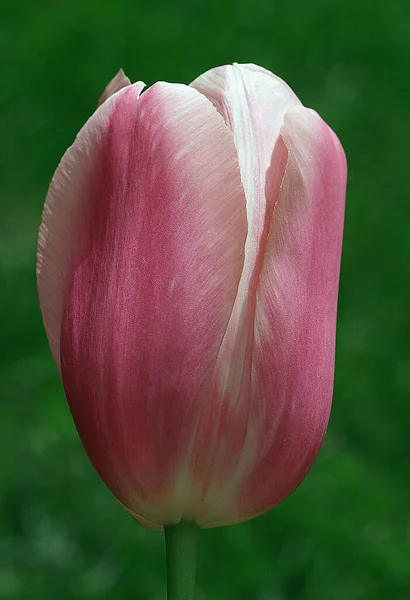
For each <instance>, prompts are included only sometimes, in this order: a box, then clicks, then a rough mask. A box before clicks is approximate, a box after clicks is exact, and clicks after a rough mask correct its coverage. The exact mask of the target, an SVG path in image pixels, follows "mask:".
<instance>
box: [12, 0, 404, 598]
mask: <svg viewBox="0 0 410 600" xmlns="http://www.w3.org/2000/svg"><path fill="white" fill-rule="evenodd" d="M0 11H1V16H0V69H1V72H0V76H1V77H0V82H1V83H0V141H1V147H0V173H1V177H0V194H1V195H0V211H1V215H0V216H1V218H0V268H1V279H0V301H1V312H0V336H1V337H0V395H1V405H0V406H1V420H0V428H1V430H0V506H1V508H0V598H6V599H24V600H37V599H41V600H44V598H46V599H48V598H58V599H61V600H68V599H90V600H91V599H99V598H103V599H107V600H108V599H110V600H111V599H112V600H114V599H115V600H118V599H121V600H128V599H130V600H131V599H132V600H160V599H164V598H165V565H164V549H163V538H162V535H161V534H159V533H155V532H151V531H146V530H144V529H142V528H140V527H139V526H137V525H136V524H134V522H133V521H132V520H131V519H130V517H129V516H128V515H127V514H126V513H125V511H124V510H123V509H122V508H121V507H120V506H119V505H118V504H117V502H116V500H115V499H114V498H113V497H112V496H111V494H110V493H109V492H108V490H107V489H106V488H105V486H104V485H103V484H102V483H101V482H100V480H99V479H98V477H97V475H96V474H95V473H94V471H93V470H92V468H91V466H90V464H89V463H88V460H87V459H86V456H85V453H84V451H83V449H82V447H81V445H80V442H79V440H78V437H77V434H76V431H75V429H74V425H73V423H72V420H71V417H70V414H69V411H68V408H67V406H66V401H65V399H64V395H63V392H62V387H61V385H60V382H59V379H58V376H57V372H56V369H55V367H54V364H53V362H52V359H51V356H50V353H49V350H48V346H47V343H46V338H45V334H44V331H43V328H42V324H41V318H40V313H39V309H38V303H37V297H36V287H35V274H34V262H35V246H36V235H37V228H38V225H39V221H40V215H41V210H42V204H43V201H44V197H45V194H46V190H47V186H48V183H49V180H50V179H51V176H52V173H53V171H54V169H55V167H56V165H57V163H58V161H59V160H60V157H61V156H62V154H63V152H64V150H65V149H66V147H67V146H68V145H69V144H70V143H71V142H72V140H73V138H74V136H75V135H76V133H77V131H78V130H79V128H80V127H81V125H82V124H83V123H84V122H85V120H86V119H87V118H88V116H89V115H90V114H91V113H92V112H93V110H94V107H95V104H96V101H97V99H98V97H99V95H100V93H101V92H102V90H103V88H104V86H105V85H106V83H107V82H108V80H109V79H110V78H111V77H112V76H113V75H114V74H115V72H116V71H117V70H118V68H119V67H123V68H124V69H125V71H126V73H127V74H128V75H129V76H130V77H131V79H133V80H135V79H137V78H138V79H142V80H144V81H145V82H146V83H147V84H151V83H153V82H154V81H155V80H159V79H164V80H168V81H181V82H186V83H187V82H189V81H190V80H192V79H193V78H194V77H195V76H196V75H198V74H199V73H201V72H203V71H205V70H207V69H208V68H210V67H212V66H216V65H219V64H224V63H229V62H233V61H237V62H255V63H258V64H261V65H263V66H265V67H267V68H269V69H271V70H272V71H274V72H275V73H277V74H278V75H280V76H281V77H282V78H284V79H285V80H286V81H287V82H288V83H289V84H290V85H291V86H292V87H293V89H294V90H295V91H296V93H297V94H298V95H299V97H300V98H301V99H302V101H303V103H304V104H306V105H307V106H311V107H314V108H315V109H316V110H318V112H319V113H320V114H321V115H322V116H323V117H324V118H325V119H326V120H327V121H328V122H329V123H330V124H331V126H332V127H333V128H334V130H335V131H336V132H337V134H338V135H339V137H340V138H341V140H342V142H343V144H344V146H345V149H346V153H347V157H348V162H349V168H350V170H349V188H348V201H347V214H346V229H345V244H344V255H343V262H342V277H341V289H340V303H339V307H340V308H339V327H338V348H337V365H336V367H337V368H336V384H335V395H334V408H333V412H332V417H331V422H330V426H329V430H328V434H327V437H326V440H325V443H324V446H323V449H322V451H321V453H320V456H319V459H318V460H317V462H316V463H315V465H314V467H313V468H312V471H311V473H310V474H309V476H308V477H307V479H306V480H305V481H304V483H303V484H302V485H301V486H300V488H299V489H298V490H297V491H296V492H295V493H294V494H293V495H292V496H291V498H289V499H288V500H287V501H286V502H285V503H283V504H282V505H281V506H279V507H278V508H277V509H275V510H274V511H272V512H271V513H270V514H267V515H265V516H263V517H260V518H259V519H256V520H255V521H252V522H249V523H245V524H242V525H237V526H233V527H229V528H221V529H215V530H206V531H202V532H201V535H200V539H199V565H198V578H197V581H198V584H197V598H198V600H201V599H211V600H219V599H221V600H321V599H323V600H324V599H326V600H329V599H330V600H339V599H340V600H347V599H348V600H367V599H369V600H373V599H378V598H380V599H382V598H383V599H385V598H389V600H405V599H406V598H409V597H410V575H409V569H410V567H409V562H410V520H409V508H410V487H409V458H410V448H409V439H410V401H409V400H410V397H409V396H410V353H409V337H410V311H409V308H410V267H409V257H410V197H409V139H410V118H409V108H410V85H409V73H410V4H409V3H408V2H406V1H404V0H389V1H388V2H374V0H313V1H310V2H309V1H307V0H304V1H302V0H286V1H274V0H222V1H220V0H206V1H205V0H174V1H172V0H168V1H167V0H150V1H149V2H142V1H141V0H133V1H128V0H116V1H115V2H108V1H104V0H98V1H97V0H94V1H87V0H71V1H70V2H64V1H60V2H58V1H56V0H49V1H47V0H37V2H33V0H20V1H19V2H8V3H3V4H2V6H1V9H0Z"/></svg>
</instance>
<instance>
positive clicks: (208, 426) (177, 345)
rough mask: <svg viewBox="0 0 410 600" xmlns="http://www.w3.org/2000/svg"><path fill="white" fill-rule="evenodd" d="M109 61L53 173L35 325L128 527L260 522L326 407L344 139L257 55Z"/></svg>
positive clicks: (315, 443) (281, 493)
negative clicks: (118, 66)
mask: <svg viewBox="0 0 410 600" xmlns="http://www.w3.org/2000/svg"><path fill="white" fill-rule="evenodd" d="M143 87H144V85H143V83H141V82H138V83H135V84H133V85H131V84H130V82H129V80H128V79H127V78H126V77H125V75H124V74H123V73H122V72H121V73H120V74H119V75H118V76H117V77H116V79H115V80H113V82H112V83H111V84H110V86H108V88H107V89H106V91H105V92H104V95H103V97H102V98H101V106H100V107H99V108H98V109H97V110H96V112H95V113H94V114H93V116H92V117H91V118H90V119H89V120H88V122H87V123H86V124H85V125H84V127H83V128H82V129H81V131H80V133H79V134H78V136H77V138H76V140H75V142H74V144H73V145H72V146H71V147H70V148H69V149H68V150H67V152H66V153H65V155H64V157H63V159H62V161H61V163H60V165H59V167H58V169H57V171H56V173H55V175H54V178H53V180H52V182H51V185H50V189H49V192H48V196H47V199H46V203H45V207H44V213H43V220H42V224H41V228H40V234H39V244H38V265H37V274H38V287H39V295H40V303H41V310H42V313H43V319H44V326H45V329H46V332H47V336H48V340H49V343H50V347H51V351H52V354H53V357H54V360H55V362H56V364H57V367H58V369H59V372H60V375H61V379H62V382H63V385H64V389H65V392H66V395H67V398H68V402H69V405H70V409H71V412H72V415H73V418H74V421H75V424H76V427H77V429H78V432H79V435H80V437H81V440H82V442H83V444H84V447H85V449H86V452H87V454H88V456H89V458H90V460H91V462H92V464H93V465H94V467H95V469H96V470H97V471H98V473H99V475H100V476H101V478H102V479H103V480H104V482H105V483H106V484H107V486H108V487H109V488H110V490H111V491H112V492H113V493H114V494H115V496H116V497H117V498H118V500H119V501H120V502H121V503H122V504H123V505H124V506H125V507H126V509H127V510H128V511H129V513H130V514H131V515H132V516H133V517H134V518H135V519H136V520H137V521H138V522H139V523H141V524H143V525H145V526H147V527H151V528H159V527H161V526H162V525H164V524H170V523H177V522H179V521H180V520H181V519H185V520H193V521H195V522H196V523H197V524H198V525H199V526H201V527H213V526H218V525H225V524H229V523H235V522H239V521H243V520H246V519H250V518H252V517H256V516H257V515H260V514H262V513H264V512H265V511H268V510H269V509H271V508H273V507H274V506H275V505H277V504H278V503H279V502H281V501H282V500H283V499H284V498H286V497H287V496H288V495H289V494H290V493H291V492H292V491H293V490H294V489H295V488H296V487H297V486H298V485H299V483H300V482H301V481H302V479H303V478H304V477H305V475H306V473H307V472H308V470H309V469H310V467H311V465H312V462H313V461H314V459H315V457H316V455H317V453H318V450H319V447H320V445H321V442H322V439H323V436H324V433H325V430H326V426H327V422H328V417H329V411H330V406H331V398H332V387H333V373H334V350H335V328H336V307H337V292H338V281H339V264H340V254H341V243H342V230H343V214H344V200H345V185H346V162H345V156H344V153H343V149H342V147H341V145H340V143H339V141H338V139H337V137H336V136H335V134H334V133H333V132H332V130H331V129H330V128H329V127H328V126H327V125H326V123H324V121H322V119H321V118H320V117H319V116H318V115H317V113H315V112H314V111H312V110H310V109H308V108H304V107H303V106H302V104H301V102H300V101H299V100H298V98H297V97H296V96H295V94H294V93H293V92H292V90H291V89H290V88H289V87H288V86H287V85H286V84H285V83H284V82H283V81H282V80H280V79H279V78H278V77H276V76H274V75H273V74H272V73H270V72H269V71H266V70H265V69H262V68H261V67H257V66H255V65H233V66H224V67H219V68H216V69H212V70H211V71H208V72H207V73H205V74H204V75H201V76H200V77H199V78H198V79H196V80H195V81H194V82H193V83H192V84H191V85H190V86H186V85H180V84H172V83H163V82H159V83H156V84H155V85H153V86H152V87H150V88H149V89H148V90H147V91H145V92H144V93H143V94H141V92H142V89H143Z"/></svg>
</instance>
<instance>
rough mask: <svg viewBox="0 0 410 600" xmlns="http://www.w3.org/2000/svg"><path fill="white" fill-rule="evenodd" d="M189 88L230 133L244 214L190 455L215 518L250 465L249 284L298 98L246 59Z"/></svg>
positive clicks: (252, 287)
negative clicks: (239, 263)
mask: <svg viewBox="0 0 410 600" xmlns="http://www.w3.org/2000/svg"><path fill="white" fill-rule="evenodd" d="M191 86H193V87H195V88H196V89H198V90H199V91H200V92H201V93H203V94H204V95H206V96H207V97H208V98H209V99H210V100H211V102H212V103H213V104H214V106H215V107H216V108H217V110H218V112H219V113H220V114H221V115H222V116H223V117H224V120H225V122H226V123H227V125H228V126H229V128H230V129H231V131H232V133H233V136H234V140H235V145H236V148H237V152H238V157H239V165H240V169H241V178H242V182H243V185H244V189H245V193H246V210H247V220H248V237H247V240H246V247H245V263H244V269H243V272H242V276H241V281H240V284H239V289H238V294H237V298H236V301H235V306H234V309H233V311H232V315H231V319H230V321H229V325H228V327H227V331H226V333H225V336H224V340H223V343H222V345H221V348H220V351H219V354H218V360H217V363H216V365H215V369H214V372H213V377H212V386H213V387H212V391H211V393H212V394H213V395H215V396H217V397H219V401H218V402H217V403H211V404H210V408H209V409H208V410H205V411H204V414H203V416H202V420H201V429H200V430H201V432H202V433H201V435H198V440H199V441H201V440H203V439H207V440H208V443H207V452H200V451H198V454H199V458H197V460H196V465H197V472H198V473H201V477H202V482H201V485H199V489H200V490H201V497H202V498H203V511H202V512H203V514H207V515H215V518H219V516H218V515H219V513H220V512H221V511H222V512H223V511H224V510H228V508H227V507H230V506H232V503H233V498H234V494H235V490H236V488H237V485H238V481H239V480H240V478H241V477H243V476H244V471H243V469H242V460H241V458H242V457H243V456H245V455H246V456H247V457H248V460H247V464H248V465H250V464H252V458H250V457H253V456H254V452H253V449H254V448H255V444H254V440H252V436H253V432H252V431H251V430H250V429H249V427H248V421H249V411H250V396H249V391H250V384H251V365H252V353H253V339H254V332H253V327H254V326H253V323H254V316H255V306H256V287H257V282H258V280H259V275H260V271H261V268H262V262H263V256H264V252H265V246H266V240H267V237H268V232H269V227H270V222H271V219H272V214H273V211H274V207H275V203H276V201H277V198H278V196H279V191H280V185H281V182H282V178H283V174H284V171H285V167H286V162H287V149H286V146H285V145H284V144H283V141H282V140H281V139H280V136H279V132H280V128H281V126H282V124H283V118H284V114H285V112H286V110H288V108H289V107H292V106H300V101H299V100H298V98H297V97H296V96H295V94H294V93H293V92H292V90H291V89H290V88H289V87H288V86H287V85H286V84H285V83H284V82H283V81H281V80H280V79H279V78H276V77H275V76H274V75H273V74H271V73H269V72H268V71H265V70H264V69H261V68H258V67H256V66H254V65H233V66H225V67H218V68H216V69H212V70H211V71H208V72H207V73H205V74H204V75H202V76H201V77H199V78H198V79H196V80H195V81H194V82H192V84H191ZM273 155H274V165H275V167H274V168H272V167H271V163H272V156H273ZM204 431H206V434H204ZM201 455H203V457H204V459H203V460H201V458H200V457H201ZM199 479H200V477H199V475H198V480H199ZM222 482H225V485H223V484H222ZM221 490H223V492H222V491H221ZM210 518H211V519H212V518H214V517H213V516H211V517H210Z"/></svg>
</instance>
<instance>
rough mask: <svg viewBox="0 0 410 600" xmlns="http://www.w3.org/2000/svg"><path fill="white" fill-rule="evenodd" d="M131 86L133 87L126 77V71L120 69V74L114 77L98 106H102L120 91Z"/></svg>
mask: <svg viewBox="0 0 410 600" xmlns="http://www.w3.org/2000/svg"><path fill="white" fill-rule="evenodd" d="M129 85H131V81H130V80H129V79H128V77H127V76H126V74H125V73H124V71H123V70H122V69H120V70H119V71H118V73H117V74H116V75H115V77H113V78H112V79H111V81H110V83H109V84H108V85H107V87H106V88H105V90H104V91H103V93H102V94H101V96H100V99H99V100H98V105H97V106H100V104H102V103H103V102H105V101H106V100H107V99H108V98H109V97H110V96H112V95H113V94H115V92H118V91H119V90H122V89H123V88H125V87H127V86H129Z"/></svg>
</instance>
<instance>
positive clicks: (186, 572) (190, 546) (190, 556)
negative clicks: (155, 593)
mask: <svg viewBox="0 0 410 600" xmlns="http://www.w3.org/2000/svg"><path fill="white" fill-rule="evenodd" d="M197 529H198V527H197V526H196V525H195V523H192V522H189V521H181V522H180V523H177V524H176V525H167V526H165V527H164V530H165V548H166V553H167V591H168V594H167V600H193V598H194V592H195V562H196V532H197Z"/></svg>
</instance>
